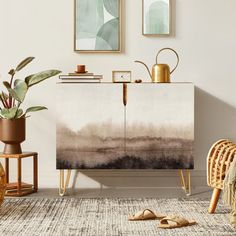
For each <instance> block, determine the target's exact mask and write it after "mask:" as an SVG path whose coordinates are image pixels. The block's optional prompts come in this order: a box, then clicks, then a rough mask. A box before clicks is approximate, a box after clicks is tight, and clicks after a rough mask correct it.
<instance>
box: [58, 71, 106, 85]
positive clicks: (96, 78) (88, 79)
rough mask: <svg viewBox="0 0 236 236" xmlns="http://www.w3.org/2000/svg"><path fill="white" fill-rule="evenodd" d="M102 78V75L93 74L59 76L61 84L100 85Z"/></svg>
mask: <svg viewBox="0 0 236 236" xmlns="http://www.w3.org/2000/svg"><path fill="white" fill-rule="evenodd" d="M102 78H103V76H102V75H94V74H93V73H69V74H68V75H60V76H59V79H60V80H61V83H100V82H101V79H102Z"/></svg>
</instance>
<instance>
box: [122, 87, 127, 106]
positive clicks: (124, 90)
mask: <svg viewBox="0 0 236 236" xmlns="http://www.w3.org/2000/svg"><path fill="white" fill-rule="evenodd" d="M127 102H128V87H127V84H126V83H124V84H123V104H124V106H126V105H127Z"/></svg>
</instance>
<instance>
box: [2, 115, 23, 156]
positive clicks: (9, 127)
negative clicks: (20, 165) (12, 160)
mask: <svg viewBox="0 0 236 236" xmlns="http://www.w3.org/2000/svg"><path fill="white" fill-rule="evenodd" d="M0 140H1V141H2V142H3V143H5V147H4V151H3V153H4V154H21V153H22V150H21V146H20V145H21V143H22V142H23V141H24V140H25V118H20V119H12V120H8V119H0Z"/></svg>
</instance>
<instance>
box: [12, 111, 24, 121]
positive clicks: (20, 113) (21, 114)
mask: <svg viewBox="0 0 236 236" xmlns="http://www.w3.org/2000/svg"><path fill="white" fill-rule="evenodd" d="M22 116H23V110H22V109H18V110H17V112H16V114H15V117H14V118H15V119H18V118H21V117H22Z"/></svg>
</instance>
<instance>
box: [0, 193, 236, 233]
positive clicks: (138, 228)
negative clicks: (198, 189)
mask: <svg viewBox="0 0 236 236" xmlns="http://www.w3.org/2000/svg"><path fill="white" fill-rule="evenodd" d="M208 204H209V202H208V201H203V200H197V199H195V200H194V199H192V200H184V199H125V198H120V199H99V198H98V199H78V198H49V199H43V198H20V199H6V200H5V202H4V203H3V205H2V206H1V208H0V235H1V236H2V235H10V236H14V235H24V236H28V235H29V236H34V235H35V236H36V235H43V236H45V235H63V236H64V235H83V236H84V235H85V236H86V235H89V236H112V235H117V236H118V235H120V236H121V235H125V236H128V235H133V236H139V235H142V236H149V235H150V236H151V235H163V236H168V235H171V236H178V235H186V236H191V235H236V229H235V228H233V227H231V226H230V224H229V221H228V215H227V214H228V210H227V209H226V208H225V207H223V206H222V205H221V204H220V203H219V205H218V208H217V214H213V215H210V214H207V208H208ZM145 208H150V209H153V210H156V211H158V212H161V213H164V214H170V213H176V214H178V215H181V216H185V217H187V218H189V219H195V220H196V221H197V222H198V225H196V226H190V227H185V228H179V229H172V230H164V229H158V228H157V227H156V226H157V224H158V221H156V220H151V221H139V222H129V221H128V220H127V216H128V215H129V214H130V213H134V212H137V211H138V210H140V209H145Z"/></svg>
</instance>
